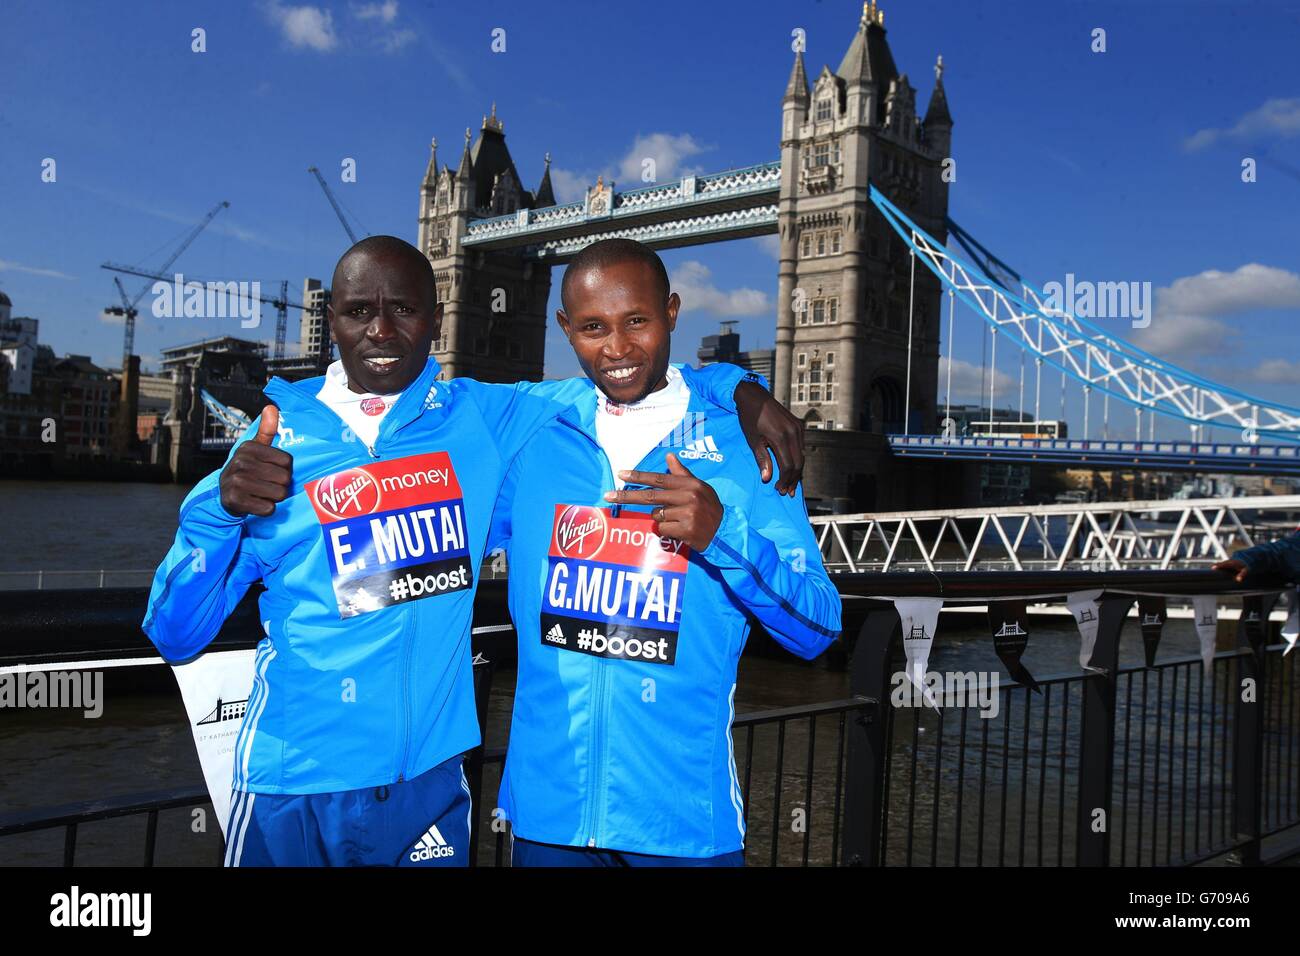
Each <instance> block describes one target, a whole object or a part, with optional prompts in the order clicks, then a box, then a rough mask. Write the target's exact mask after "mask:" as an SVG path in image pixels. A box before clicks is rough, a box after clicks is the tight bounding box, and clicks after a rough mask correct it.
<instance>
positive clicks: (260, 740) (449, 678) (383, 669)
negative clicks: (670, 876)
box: [144, 358, 753, 794]
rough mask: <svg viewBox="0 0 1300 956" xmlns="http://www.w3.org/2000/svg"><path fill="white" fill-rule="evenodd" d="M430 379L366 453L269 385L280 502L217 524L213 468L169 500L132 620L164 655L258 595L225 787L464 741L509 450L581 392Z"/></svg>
mask: <svg viewBox="0 0 1300 956" xmlns="http://www.w3.org/2000/svg"><path fill="white" fill-rule="evenodd" d="M438 371H439V365H438V362H437V361H436V360H434V359H432V358H431V359H430V360H429V362H428V364H427V365H426V367H425V369H424V371H423V372H422V373H421V374H420V376H419V378H417V379H416V380H415V382H414V383H412V384H411V385H410V386H409V387H408V388H407V389H406V390H405V391H404V392H403V394H402V397H401V398H400V399H399V400H398V402H397V404H396V405H395V406H394V407H393V409H392V410H391V411H390V412H389V413H388V414H387V416H385V418H384V421H383V423H382V425H381V427H380V431H379V436H378V438H377V440H376V441H375V444H374V447H373V448H368V447H366V446H365V445H364V444H362V443H361V442H360V441H358V440H357V439H356V438H355V437H354V436H353V435H352V433H351V432H350V430H349V429H347V428H346V426H345V425H344V423H343V421H342V420H341V419H340V418H339V417H338V415H337V414H335V413H334V411H333V410H331V409H330V408H329V407H328V406H327V405H325V404H324V403H323V402H321V401H319V400H318V399H317V398H316V393H317V392H318V391H319V390H320V387H321V384H322V382H323V379H322V378H319V377H318V378H313V379H308V380H306V381H301V382H296V383H292V384H291V383H288V382H285V381H283V380H281V379H278V378H277V379H272V381H271V382H270V384H268V385H267V387H266V390H265V391H266V395H267V396H268V397H269V398H270V399H271V400H272V401H273V402H274V403H275V404H276V405H277V406H278V407H279V409H280V432H279V436H278V438H277V439H276V440H275V442H274V445H275V446H276V447H278V448H281V449H283V450H285V451H287V452H289V453H290V454H291V455H292V456H293V483H292V486H291V487H290V489H289V490H290V497H289V498H287V499H286V500H285V501H283V502H281V503H280V504H278V505H277V506H276V509H275V513H274V514H273V515H271V516H269V517H266V518H261V517H255V516H248V517H242V518H241V517H235V516H232V515H230V514H229V513H227V512H226V510H225V509H224V508H222V506H221V498H220V487H219V478H220V472H219V471H217V472H213V473H212V474H211V475H208V476H207V477H206V478H204V479H203V480H202V481H200V482H199V483H198V484H197V485H196V486H195V487H194V489H193V490H192V491H191V492H190V494H189V495H188V496H187V497H186V498H185V501H184V503H183V504H182V506H181V513H180V528H179V530H178V531H177V533H176V540H175V542H174V544H173V545H172V548H171V550H170V551H169V552H168V554H167V556H166V558H165V559H164V560H163V562H162V564H161V566H160V567H159V568H158V572H157V574H156V575H155V577H154V582H153V589H152V592H151V593H150V596H149V607H148V612H147V615H146V617H145V621H144V630H145V632H146V633H147V634H148V635H149V637H150V639H151V640H152V641H153V642H154V644H156V645H157V647H158V649H159V651H160V652H161V653H162V656H163V657H164V658H165V659H166V660H168V661H170V662H173V663H175V662H180V661H184V660H187V659H189V658H192V657H194V656H195V655H197V654H199V653H200V652H201V651H202V650H203V649H204V647H206V646H207V644H208V643H209V642H210V641H211V640H212V638H213V637H214V636H215V635H216V634H217V632H218V631H219V630H220V628H221V625H222V622H223V621H224V620H225V619H226V617H227V615H228V614H229V613H230V612H231V610H232V609H233V608H234V607H235V605H236V604H237V603H238V602H239V600H240V598H242V597H243V595H244V593H245V592H246V591H247V589H248V587H249V585H250V584H252V583H253V582H254V581H257V580H258V579H259V578H260V579H262V580H263V581H264V582H265V584H266V588H267V590H266V592H265V593H264V594H263V595H262V596H261V599H260V610H261V618H262V621H263V626H264V627H265V629H266V637H265V638H264V639H263V640H262V641H261V643H260V644H259V645H258V648H257V654H256V669H255V678H254V684H253V690H252V693H251V695H250V697H249V701H248V705H247V709H246V712H245V715H244V718H243V723H242V726H241V729H240V733H239V737H238V739H237V743H236V754H235V772H234V781H233V787H234V789H235V790H238V791H248V792H253V793H265V794H316V793H327V792H335V791H344V790H353V789H359V788H363V787H378V786H382V785H387V784H393V783H397V782H400V781H403V780H410V779H411V778H413V777H416V776H418V775H420V774H422V773H424V772H425V771H428V770H429V769H431V768H433V767H435V766H437V765H438V764H440V763H442V762H443V761H445V760H447V759H448V758H449V757H452V756H454V755H456V754H460V753H462V752H463V751H465V750H468V749H470V748H472V747H474V746H476V745H477V744H478V743H479V728H478V721H477V718H476V714H475V709H474V689H473V679H472V673H471V654H470V623H471V619H472V614H473V604H474V586H475V582H476V581H477V575H478V568H479V564H480V562H481V561H482V558H483V552H484V543H485V540H486V536H487V533H488V527H489V523H490V518H491V514H492V508H493V504H494V502H495V501H496V499H497V493H498V490H499V489H500V486H501V482H502V478H503V476H504V473H505V469H506V466H507V464H508V463H509V461H510V459H511V458H512V457H513V456H514V455H515V454H516V452H517V451H518V450H519V449H520V448H521V447H522V446H523V445H524V443H525V442H527V441H528V439H529V437H530V436H531V435H533V434H534V433H535V432H536V430H537V429H538V427H539V426H540V425H541V424H542V423H544V422H545V421H547V420H549V419H551V418H552V417H554V416H555V414H557V412H559V411H561V410H563V409H564V408H565V407H567V405H568V404H569V403H571V402H572V401H574V400H576V399H577V398H579V397H586V396H589V395H594V387H593V386H592V385H591V383H590V382H589V381H587V380H586V379H585V378H583V379H570V380H568V381H563V382H542V383H521V384H519V385H514V386H505V385H487V384H483V383H479V382H475V381H472V380H468V379H455V380H452V381H450V382H438V381H435V379H436V376H437V375H438ZM743 377H744V373H743V371H742V370H741V369H738V368H736V367H734V366H716V367H713V368H711V369H710V373H709V375H708V376H707V377H706V382H707V383H708V385H709V387H710V388H716V389H719V390H720V394H719V395H718V396H717V397H718V399H719V400H720V401H730V400H732V399H731V393H732V392H733V391H734V389H735V387H736V385H737V384H738V383H739V382H740V381H741V380H742V378H743ZM697 378H698V376H697ZM733 407H734V406H733ZM257 426H258V422H256V421H255V422H253V424H252V426H251V427H250V428H249V430H248V431H247V432H246V433H245V435H244V436H243V438H242V439H241V441H246V440H248V439H249V438H251V437H252V436H253V435H255V434H256V433H257ZM232 454H233V450H232ZM750 468H751V470H752V469H753V465H752V462H751V464H750Z"/></svg>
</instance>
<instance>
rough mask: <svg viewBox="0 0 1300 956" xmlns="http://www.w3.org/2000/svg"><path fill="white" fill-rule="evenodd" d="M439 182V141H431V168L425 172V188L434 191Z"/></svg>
mask: <svg viewBox="0 0 1300 956" xmlns="http://www.w3.org/2000/svg"><path fill="white" fill-rule="evenodd" d="M437 181H438V140H437V139H431V140H429V166H428V168H426V169H425V171H424V188H425V189H426V190H429V191H432V190H433V188H434V185H435V184H436V183H437Z"/></svg>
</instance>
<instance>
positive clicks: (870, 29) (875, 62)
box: [835, 0, 898, 89]
mask: <svg viewBox="0 0 1300 956" xmlns="http://www.w3.org/2000/svg"><path fill="white" fill-rule="evenodd" d="M835 72H836V73H837V74H838V75H839V76H841V77H843V79H844V80H845V81H846V82H848V83H850V84H854V83H860V84H867V83H879V84H881V88H882V89H885V88H888V85H889V81H890V80H891V79H893V78H894V77H896V76H898V67H896V66H895V65H894V56H893V54H892V53H890V52H889V43H888V41H887V40H886V39H885V13H884V11H883V10H881V9H880V8H879V7H877V6H876V4H875V0H870V2H868V3H864V4H863V5H862V18H861V19H860V20H859V21H858V32H857V33H856V34H854V36H853V42H852V43H850V44H849V48H848V50H847V51H846V52H845V54H844V59H843V60H841V61H840V68H839V69H838V70H836V71H835Z"/></svg>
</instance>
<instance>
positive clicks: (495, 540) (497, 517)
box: [487, 459, 519, 554]
mask: <svg viewBox="0 0 1300 956" xmlns="http://www.w3.org/2000/svg"><path fill="white" fill-rule="evenodd" d="M518 482H519V462H518V459H516V460H515V461H514V462H513V463H512V464H511V465H510V467H509V468H508V469H507V470H506V477H505V480H504V481H502V482H501V490H500V491H498V492H497V501H496V506H495V507H494V508H493V509H492V524H491V525H489V526H488V540H487V550H488V553H489V554H493V553H495V552H496V551H497V550H498V549H504V550H506V551H509V549H510V538H511V536H512V533H513V531H514V528H513V522H512V519H511V511H512V510H513V507H514V501H515V488H516V487H517V486H518Z"/></svg>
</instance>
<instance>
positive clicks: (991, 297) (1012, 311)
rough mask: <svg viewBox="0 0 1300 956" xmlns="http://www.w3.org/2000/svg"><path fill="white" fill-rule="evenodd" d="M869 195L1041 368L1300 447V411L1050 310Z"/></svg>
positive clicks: (1195, 419) (1144, 405)
mask: <svg viewBox="0 0 1300 956" xmlns="http://www.w3.org/2000/svg"><path fill="white" fill-rule="evenodd" d="M870 197H871V201H872V203H874V204H875V206H876V208H877V209H879V210H880V212H881V213H882V215H884V217H885V221H886V222H888V223H889V225H890V227H891V228H893V230H894V231H895V232H896V233H897V234H898V235H899V237H900V238H901V239H902V240H903V241H904V242H906V243H907V245H908V247H909V248H910V249H911V250H912V252H914V253H915V254H916V256H917V258H918V259H920V261H921V262H922V263H923V264H924V265H925V266H926V267H927V268H928V269H929V270H930V271H931V272H933V273H934V274H935V275H936V276H937V277H938V278H939V281H940V282H941V283H942V286H943V288H945V289H947V290H949V291H950V292H952V293H953V294H954V295H955V296H956V297H957V298H959V299H961V301H962V302H963V303H965V304H966V305H967V306H969V307H970V308H971V309H972V310H973V311H974V312H976V313H977V314H978V315H979V316H980V318H981V319H982V320H983V321H984V322H985V323H986V324H987V325H989V326H990V327H991V328H992V329H994V330H996V331H1000V332H1003V333H1005V334H1007V335H1008V337H1010V338H1011V340H1012V341H1013V342H1014V343H1015V345H1016V346H1017V347H1019V348H1020V349H1022V350H1024V351H1025V352H1027V353H1029V354H1030V355H1032V356H1033V357H1034V358H1035V360H1036V361H1037V362H1039V363H1044V362H1045V363H1047V364H1048V365H1050V366H1052V367H1053V368H1056V369H1058V370H1059V371H1061V372H1064V373H1065V374H1066V375H1067V376H1069V377H1070V378H1072V379H1074V380H1075V381H1077V382H1080V383H1081V384H1082V385H1083V386H1084V389H1085V390H1086V391H1091V390H1096V391H1098V392H1100V393H1102V394H1104V395H1110V396H1113V397H1114V398H1116V399H1117V400H1119V401H1121V402H1124V403H1126V404H1128V405H1131V406H1133V407H1135V408H1137V409H1140V410H1146V411H1148V412H1154V413H1158V414H1161V415H1164V416H1166V417H1169V418H1175V419H1179V420H1182V421H1185V422H1188V423H1190V424H1192V425H1195V426H1204V425H1210V426H1216V425H1217V426H1220V427H1223V426H1227V427H1233V428H1240V429H1242V432H1243V437H1245V438H1247V439H1248V441H1250V440H1258V439H1259V438H1265V437H1266V438H1272V439H1275V440H1280V441H1286V442H1297V441H1300V408H1296V407H1293V406H1290V405H1284V404H1281V403H1279V402H1272V401H1267V400H1265V399H1262V398H1258V397H1256V396H1252V395H1248V394H1247V393H1245V392H1243V391H1241V390H1239V389H1235V388H1230V387H1227V386H1223V385H1220V384H1218V383H1215V382H1212V381H1210V380H1209V379H1206V378H1204V377H1203V376H1200V375H1197V374H1195V373H1193V372H1189V371H1187V370H1186V369H1183V368H1180V367H1178V366H1176V365H1173V364H1172V363H1169V362H1166V361H1164V360H1163V359H1161V358H1159V357H1158V356H1155V355H1152V354H1151V353H1149V352H1147V351H1145V350H1143V349H1141V348H1138V347H1137V346H1135V345H1133V344H1131V343H1129V342H1127V341H1125V340H1123V339H1121V338H1119V337H1117V336H1115V335H1114V334H1112V333H1110V332H1108V331H1106V330H1104V329H1102V328H1101V327H1099V326H1098V325H1096V324H1095V323H1093V322H1091V321H1089V320H1087V319H1084V318H1079V317H1077V316H1074V315H1072V314H1070V313H1068V312H1065V311H1064V310H1061V309H1057V308H1055V307H1053V306H1050V305H1047V304H1045V303H1046V302H1047V300H1048V296H1047V295H1046V294H1045V293H1044V292H1043V290H1042V289H1039V288H1037V287H1034V286H1031V285H1029V284H1027V283H1023V282H1022V284H1021V290H1020V293H1016V292H1015V291H1013V290H1011V289H1009V288H1007V285H1008V282H1007V278H1006V277H1005V276H1004V277H1003V279H1001V280H999V279H994V278H991V277H990V276H989V275H987V273H986V272H984V271H983V270H982V269H980V268H978V267H976V266H973V265H971V264H970V263H969V262H967V261H965V260H963V259H960V258H958V257H957V256H955V255H953V254H952V253H951V252H949V251H948V249H947V248H946V247H945V245H944V244H943V243H940V242H939V241H938V240H937V239H935V238H934V237H932V236H930V235H929V234H928V233H926V232H925V230H923V229H921V228H920V227H918V226H917V225H916V224H915V223H914V222H912V220H911V219H909V218H908V217H907V215H906V214H905V213H903V211H902V210H900V209H899V208H898V207H897V206H895V205H894V204H893V203H892V202H890V201H889V199H888V198H886V197H885V195H884V194H883V193H881V192H880V190H878V189H877V188H876V187H874V186H872V187H871V191H870ZM962 235H963V236H968V235H969V234H966V233H964V232H963V233H962ZM962 245H963V246H966V248H969V246H968V245H967V243H965V242H963V243H962ZM979 248H981V249H982V248H983V247H982V246H981V247H979ZM985 251H986V252H987V250H985ZM988 255H989V256H990V257H991V253H990V254H988ZM996 261H997V262H998V263H999V264H1000V263H1001V260H996ZM998 271H1008V272H1009V271H1010V270H1009V267H1004V268H1001V269H999V270H998ZM1035 332H1036V333H1037V336H1035V334H1034V333H1035ZM1045 339H1046V341H1045Z"/></svg>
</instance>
